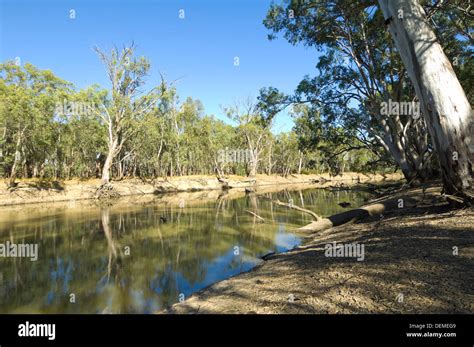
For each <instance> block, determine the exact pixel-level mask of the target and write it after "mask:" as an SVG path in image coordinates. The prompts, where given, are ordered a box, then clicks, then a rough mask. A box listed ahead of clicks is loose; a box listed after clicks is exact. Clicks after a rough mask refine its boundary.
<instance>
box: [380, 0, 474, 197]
mask: <svg viewBox="0 0 474 347" xmlns="http://www.w3.org/2000/svg"><path fill="white" fill-rule="evenodd" d="M379 3H380V7H381V9H382V11H383V13H384V16H385V19H386V23H387V25H388V28H389V30H390V33H391V34H392V38H393V40H394V42H395V45H396V47H397V49H398V52H399V54H400V56H401V58H402V60H403V63H404V65H405V68H406V70H407V73H408V76H409V77H410V80H411V82H412V84H413V85H414V88H415V91H416V95H417V97H418V99H419V100H420V103H421V108H422V110H423V115H424V117H425V119H426V123H427V124H428V129H429V131H430V134H431V137H432V139H433V143H434V147H435V149H436V153H437V155H438V159H439V162H440V166H441V172H442V175H443V180H444V188H445V190H446V192H448V193H450V194H460V195H462V196H465V197H468V198H470V199H471V200H474V192H473V180H474V177H473V166H474V138H473V137H474V114H473V112H472V108H471V105H470V104H469V101H468V99H467V97H466V94H465V92H464V90H463V88H462V86H461V84H460V83H459V80H458V78H457V76H456V73H455V72H454V69H453V67H452V65H451V62H450V61H449V59H448V57H447V56H446V55H445V53H444V51H443V48H442V46H441V44H440V43H439V41H438V39H437V37H436V35H435V33H434V31H433V30H432V28H431V26H430V24H429V22H428V18H427V16H426V12H425V11H424V9H423V7H422V6H421V5H420V4H419V3H418V1H416V0H390V1H387V0H379Z"/></svg>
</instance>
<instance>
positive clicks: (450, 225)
mask: <svg viewBox="0 0 474 347" xmlns="http://www.w3.org/2000/svg"><path fill="white" fill-rule="evenodd" d="M417 193H418V194H419V192H417ZM431 197H432V196H431ZM431 197H429V198H431ZM425 205H429V204H425ZM437 205H439V206H431V207H429V206H424V205H423V204H418V205H417V206H416V207H408V208H403V209H400V210H397V211H392V212H387V213H385V214H384V215H382V216H381V217H372V218H371V219H369V220H364V222H363V223H357V224H350V225H343V226H340V227H335V228H332V229H330V230H328V231H325V232H321V233H319V234H317V235H307V240H308V241H307V242H306V243H305V245H304V246H302V247H299V248H297V249H295V250H293V251H290V252H288V253H284V254H277V255H274V256H272V257H270V258H268V259H267V261H264V262H262V264H261V265H260V266H258V267H256V268H254V269H253V270H252V271H250V272H247V273H243V274H240V275H238V276H236V277H233V278H230V279H228V280H225V281H222V282H219V283H216V284H214V285H212V286H210V287H208V288H206V289H204V290H202V291H200V292H198V293H196V294H195V295H193V296H191V297H190V298H188V299H187V300H185V301H184V302H183V303H178V304H175V305H173V306H172V307H170V308H169V309H167V310H166V311H164V312H160V313H203V314H206V313H276V314H281V313H288V314H296V313H307V314H313V313H317V314H320V313H472V312H474V261H473V260H474V209H472V208H470V209H457V210H453V209H451V208H450V207H449V206H448V205H447V204H443V203H440V204H437ZM423 206H424V207H423ZM334 241H335V242H337V244H340V243H343V244H349V243H358V244H360V245H362V244H363V245H364V260H363V261H357V259H355V258H348V257H345V258H342V257H341V258H338V257H326V256H325V245H326V244H329V243H332V242H334ZM453 247H455V248H453ZM456 250H457V252H456Z"/></svg>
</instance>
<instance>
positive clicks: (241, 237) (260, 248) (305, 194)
mask: <svg viewBox="0 0 474 347" xmlns="http://www.w3.org/2000/svg"><path fill="white" fill-rule="evenodd" d="M203 194H204V195H203ZM264 196H265V198H263V195H260V196H257V195H256V194H251V195H247V196H244V195H243V193H242V194H240V195H238V196H237V197H235V196H234V195H232V194H226V193H222V192H210V193H196V194H194V195H193V194H184V195H183V194H175V195H174V196H163V197H153V198H152V199H151V198H150V199H151V200H150V201H140V200H139V201H132V202H130V201H129V200H125V201H118V202H116V203H114V204H112V205H110V206H107V205H94V203H92V202H85V203H84V204H78V205H77V206H70V205H68V204H51V205H45V206H43V207H38V206H31V207H28V206H23V207H16V208H4V209H1V210H0V242H1V243H4V242H6V241H7V240H9V241H10V242H12V243H38V245H39V246H38V252H39V254H38V261H36V262H31V261H30V260H29V259H28V258H0V312H1V313H20V312H21V313H23V312H24V313H40V312H41V313H150V312H154V311H156V310H159V309H161V308H163V307H165V306H167V305H170V304H172V303H174V302H177V301H178V300H179V297H180V295H184V296H185V297H187V296H189V295H191V294H192V293H193V292H195V291H197V290H200V289H202V288H204V287H206V286H208V285H210V284H212V283H215V282H217V281H219V280H222V279H225V278H228V277H230V276H233V275H236V274H238V273H240V272H242V271H247V270H249V269H251V268H252V267H253V266H255V264H257V263H258V262H259V261H260V260H259V257H261V256H262V255H264V254H266V253H269V252H272V251H274V252H281V251H284V250H287V249H289V248H292V247H294V246H295V245H297V244H299V243H300V242H301V238H300V236H299V235H295V234H292V233H291V232H290V231H291V230H293V229H294V228H296V227H299V226H301V225H304V224H305V223H308V222H310V221H311V219H310V216H308V215H307V214H305V213H302V212H299V211H295V210H291V209H288V208H285V207H281V206H277V205H274V204H273V203H272V202H271V200H272V199H274V200H276V199H278V200H280V201H289V200H290V199H292V201H293V202H294V203H295V204H299V205H300V206H304V207H305V208H307V209H312V210H314V211H316V212H318V213H319V214H321V215H330V214H333V213H336V212H339V211H341V210H342V208H341V207H339V206H338V205H337V203H338V202H340V201H351V202H353V204H355V205H356V204H358V203H360V202H361V201H362V198H363V196H362V194H361V193H355V192H347V191H346V192H328V191H325V190H314V189H310V190H300V191H290V190H283V191H280V192H272V193H266V194H264ZM183 200H184V202H185V203H184V204H183ZM247 211H251V212H253V213H254V214H255V215H258V216H261V217H262V218H263V219H264V220H265V223H260V222H259V220H258V218H257V217H256V216H255V215H252V214H249V213H248V212H247ZM71 301H75V302H71Z"/></svg>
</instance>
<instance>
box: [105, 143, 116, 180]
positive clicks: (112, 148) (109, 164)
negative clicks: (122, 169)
mask: <svg viewBox="0 0 474 347" xmlns="http://www.w3.org/2000/svg"><path fill="white" fill-rule="evenodd" d="M116 152H117V140H116V139H115V140H113V141H112V143H111V144H110V145H109V151H108V153H107V158H106V159H105V163H104V167H103V168H102V179H101V180H102V184H108V183H109V182H110V170H111V168H112V164H113V161H114V158H115V155H116Z"/></svg>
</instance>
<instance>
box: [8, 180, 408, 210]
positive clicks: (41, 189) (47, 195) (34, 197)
mask: <svg viewBox="0 0 474 347" xmlns="http://www.w3.org/2000/svg"><path fill="white" fill-rule="evenodd" d="M401 178H402V177H401V175H400V174H398V173H395V174H389V175H385V176H382V175H378V174H370V175H366V174H359V173H345V174H343V175H339V176H335V177H334V176H330V175H328V174H318V175H316V174H315V175H290V176H287V177H282V176H268V175H257V177H256V181H255V182H254V181H252V180H249V178H248V177H242V176H229V177H227V179H226V186H227V188H228V189H235V190H244V189H245V188H248V187H254V188H255V187H256V188H257V189H261V188H263V187H266V186H272V185H277V186H280V185H290V184H315V183H316V184H318V185H321V186H322V187H324V186H329V185H331V184H334V182H344V184H346V185H352V184H357V183H360V182H374V183H375V182H381V181H384V180H387V181H390V180H400V179H401ZM113 184H114V187H115V189H116V190H117V191H118V193H119V194H120V195H121V196H132V195H146V194H154V195H159V194H163V193H172V192H194V191H209V190H222V189H223V184H222V183H221V182H219V181H218V180H217V178H216V177H215V176H182V177H172V178H168V179H161V178H159V179H154V180H139V179H126V180H122V181H117V182H113ZM99 185H100V180H98V179H97V180H87V181H81V180H70V181H54V182H50V181H40V180H34V179H30V180H21V181H19V182H18V184H17V186H16V187H14V188H8V186H7V182H6V181H3V182H0V206H5V205H17V204H29V203H43V202H58V201H63V202H64V201H69V202H71V201H78V200H85V199H93V198H94V193H95V191H96V189H97V187H98V186H99Z"/></svg>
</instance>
